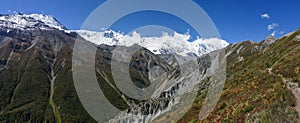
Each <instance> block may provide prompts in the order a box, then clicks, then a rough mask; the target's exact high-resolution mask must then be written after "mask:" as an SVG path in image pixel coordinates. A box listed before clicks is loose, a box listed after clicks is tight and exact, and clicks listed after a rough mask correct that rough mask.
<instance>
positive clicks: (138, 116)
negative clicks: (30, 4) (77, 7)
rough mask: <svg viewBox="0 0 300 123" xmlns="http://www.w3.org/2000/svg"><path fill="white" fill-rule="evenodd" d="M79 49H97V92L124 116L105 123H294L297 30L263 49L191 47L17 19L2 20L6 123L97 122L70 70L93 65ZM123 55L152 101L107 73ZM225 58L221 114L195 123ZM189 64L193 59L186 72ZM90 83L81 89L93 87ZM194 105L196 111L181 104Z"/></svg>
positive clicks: (180, 40)
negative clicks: (120, 51) (125, 89)
mask: <svg viewBox="0 0 300 123" xmlns="http://www.w3.org/2000/svg"><path fill="white" fill-rule="evenodd" d="M77 40H80V41H83V42H84V43H87V44H89V45H91V46H93V47H96V55H95V72H96V78H97V80H98V84H99V86H100V88H101V89H102V91H103V95H104V96H105V97H106V98H107V100H108V101H109V102H110V103H111V104H112V105H113V106H115V107H116V108H118V109H119V110H121V111H122V112H120V114H118V115H116V116H115V117H112V116H107V117H100V120H103V122H105V121H106V122H149V121H151V122H175V121H178V122H191V123H193V122H297V121H298V118H299V112H300V108H298V106H300V104H298V103H299V102H300V97H299V96H298V95H300V94H298V92H297V90H298V84H299V82H300V76H299V75H300V73H299V71H300V70H299V69H300V63H299V61H300V59H299V58H300V57H299V50H300V30H298V31H295V32H291V33H289V34H287V35H285V36H283V37H281V38H279V39H276V38H275V37H273V36H269V37H267V38H266V40H264V41H262V42H252V41H244V42H241V43H236V44H228V43H227V42H226V41H224V40H221V39H217V38H211V39H196V40H195V41H189V40H190V35H188V34H178V33H174V34H173V35H168V34H164V35H162V36H158V37H141V36H140V35H139V34H138V33H136V32H133V33H132V34H122V33H119V32H115V31H112V30H106V31H103V32H92V31H87V30H68V29H67V28H66V27H65V26H63V25H62V24H61V23H60V22H59V21H57V20H56V19H55V18H54V17H52V16H48V15H41V14H30V15H26V14H14V15H0V97H1V98H0V122H4V123H6V122H7V123H9V122H32V123H39V122H49V123H50V122H51V123H52V122H53V123H54V122H96V120H98V121H99V119H95V117H93V116H91V115H90V114H89V113H88V112H87V111H86V110H85V109H84V105H82V104H81V102H82V100H80V99H81V98H82V97H80V95H77V93H76V89H75V85H74V82H73V77H74V76H76V74H75V75H74V68H72V63H73V64H75V63H74V62H76V64H79V65H80V63H83V62H85V60H83V58H86V57H89V56H90V54H84V55H81V56H76V57H75V58H74V56H72V52H73V51H74V50H76V49H74V48H76V47H75V46H74V44H75V41H77ZM89 42H91V43H89ZM118 47H121V48H125V49H129V50H130V49H132V48H133V49H135V48H138V49H139V50H138V51H137V52H135V53H134V54H133V56H132V58H131V59H130V61H128V63H127V62H126V63H123V62H120V63H118V64H119V65H120V66H125V65H127V64H128V65H129V74H130V77H131V80H132V82H133V84H134V85H136V86H137V87H139V88H147V87H149V86H150V85H154V87H157V88H159V89H160V91H158V92H155V93H152V94H151V95H152V97H154V99H153V100H145V101H140V100H136V99H133V98H131V97H130V96H127V95H124V94H123V93H122V91H121V90H119V89H118V86H117V85H116V82H115V80H114V78H113V72H112V71H113V69H114V68H113V67H111V64H112V59H113V58H112V57H113V52H114V50H115V49H116V48H118ZM223 51H224V54H223V56H224V58H225V59H226V63H225V64H226V68H224V70H225V71H226V76H224V77H225V78H226V81H225V82H226V83H225V85H224V90H223V92H222V94H221V98H220V100H219V102H218V103H217V104H216V107H215V108H213V109H212V111H211V113H209V114H208V116H207V117H206V118H205V119H203V120H199V119H198V117H199V112H200V109H201V106H203V105H205V104H206V103H205V102H206V101H205V97H206V95H207V94H208V93H209V87H210V85H215V84H216V83H215V81H220V80H217V78H218V77H217V76H216V75H215V74H214V73H211V72H210V71H213V70H216V71H217V72H220V71H222V69H221V67H220V68H219V67H217V68H215V67H214V66H222V64H218V65H217V64H216V63H217V62H216V57H214V56H215V55H216V54H222V52H223ZM125 55H126V54H125ZM221 56H222V55H221ZM187 57H189V59H194V60H193V61H191V62H188V63H185V64H181V63H182V62H180V61H181V60H182V61H187V60H186V59H187ZM74 59H75V60H74ZM75 70H76V69H75ZM195 71H197V72H195ZM79 72H85V71H79ZM149 73H151V74H149ZM160 75H161V76H160ZM158 76H159V77H158ZM120 77H121V78H122V77H123V76H122V74H120ZM157 77H158V78H159V79H155V78H157ZM85 81H86V82H87V80H85ZM85 81H82V85H83V86H84V87H89V85H88V84H87V83H84V82H85ZM124 81H127V80H124ZM75 84H76V83H75ZM90 89H94V88H93V87H92V88H90ZM192 90H197V91H192ZM186 94H190V95H194V96H195V100H191V99H190V98H191V97H193V96H191V97H189V96H186ZM188 103H190V105H191V108H186V106H185V105H180V104H188ZM211 104H212V103H211ZM174 112H176V113H174ZM99 113H100V114H105V113H106V112H99ZM181 115H182V117H181ZM101 116H104V115H101Z"/></svg>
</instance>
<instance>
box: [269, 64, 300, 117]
mask: <svg viewBox="0 0 300 123" xmlns="http://www.w3.org/2000/svg"><path fill="white" fill-rule="evenodd" d="M268 72H269V74H271V75H273V76H276V75H275V74H274V73H273V72H272V68H268ZM281 79H282V82H283V83H284V84H285V85H286V87H287V89H289V90H291V91H292V93H293V95H294V96H295V98H296V107H294V108H295V109H296V111H297V112H298V117H299V118H300V88H299V85H298V83H292V82H289V81H288V80H286V79H285V78H283V77H282V78H281Z"/></svg>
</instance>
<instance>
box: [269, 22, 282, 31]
mask: <svg viewBox="0 0 300 123" xmlns="http://www.w3.org/2000/svg"><path fill="white" fill-rule="evenodd" d="M278 26H279V25H278V24H277V23H272V24H270V25H268V30H273V29H274V28H276V27H278Z"/></svg>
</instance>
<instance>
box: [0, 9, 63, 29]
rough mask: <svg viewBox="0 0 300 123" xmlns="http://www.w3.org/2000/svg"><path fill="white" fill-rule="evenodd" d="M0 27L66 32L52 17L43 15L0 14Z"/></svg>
mask: <svg viewBox="0 0 300 123" xmlns="http://www.w3.org/2000/svg"><path fill="white" fill-rule="evenodd" d="M0 26H2V27H7V28H17V29H22V30H24V29H33V28H40V29H58V30H66V28H65V26H63V25H62V24H61V23H60V22H58V21H57V20H56V19H55V18H54V17H53V16H50V15H43V14H21V13H18V14H12V15H8V14H4V15H3V14H0Z"/></svg>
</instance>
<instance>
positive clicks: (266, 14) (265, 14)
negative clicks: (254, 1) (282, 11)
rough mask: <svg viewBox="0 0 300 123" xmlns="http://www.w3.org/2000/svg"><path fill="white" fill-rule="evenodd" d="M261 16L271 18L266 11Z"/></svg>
mask: <svg viewBox="0 0 300 123" xmlns="http://www.w3.org/2000/svg"><path fill="white" fill-rule="evenodd" d="M261 18H266V19H270V15H269V14H268V13H264V14H262V15H261Z"/></svg>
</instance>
